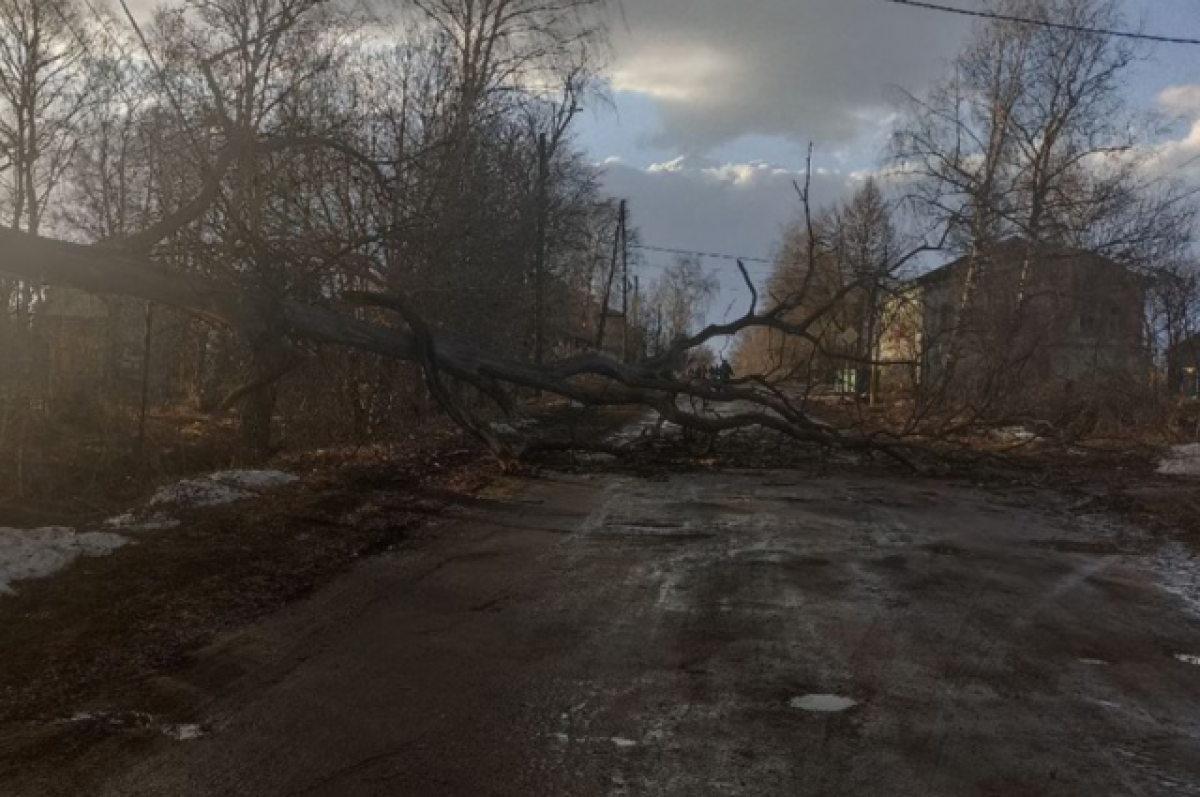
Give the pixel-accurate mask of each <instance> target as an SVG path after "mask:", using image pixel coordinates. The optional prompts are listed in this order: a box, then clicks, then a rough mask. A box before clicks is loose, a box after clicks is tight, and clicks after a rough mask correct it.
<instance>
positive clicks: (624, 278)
mask: <svg viewBox="0 0 1200 797" xmlns="http://www.w3.org/2000/svg"><path fill="white" fill-rule="evenodd" d="M620 235H621V317H622V318H623V319H624V321H625V323H624V324H623V325H622V327H621V330H622V331H621V362H625V363H627V362H629V288H630V287H631V286H630V284H629V206H628V205H627V204H626V202H625V200H623V199H622V200H621V232H620Z"/></svg>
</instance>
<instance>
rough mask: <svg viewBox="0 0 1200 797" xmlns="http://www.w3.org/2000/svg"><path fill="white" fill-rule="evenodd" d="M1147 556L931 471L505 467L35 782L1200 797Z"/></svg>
mask: <svg viewBox="0 0 1200 797" xmlns="http://www.w3.org/2000/svg"><path fill="white" fill-rule="evenodd" d="M1158 546H1159V544H1158V543H1152V542H1150V541H1148V540H1147V539H1145V538H1143V537H1142V536H1141V535H1139V534H1138V533H1136V532H1133V531H1131V530H1128V529H1123V528H1122V527H1121V526H1120V525H1118V524H1116V523H1114V522H1112V521H1110V520H1108V519H1106V518H1105V517H1104V516H1102V515H1091V514H1088V513H1087V510H1086V508H1084V507H1071V506H1069V505H1068V504H1066V503H1065V502H1064V499H1058V498H1053V497H1050V496H1047V495H1042V494H1038V493H1034V492H1021V493H1015V494H1014V493H1008V494H1004V495H1000V494H990V493H988V492H985V491H982V490H977V489H972V488H969V487H959V486H954V485H950V484H945V483H938V482H929V481H904V480H896V479H885V478H882V477H880V478H872V477H867V476H864V477H847V476H830V477H814V476H811V475H799V474H792V473H735V474H728V473H727V474H700V475H681V476H677V477H674V478H672V479H671V480H670V481H664V482H650V481H641V480H636V479H633V478H628V477H619V476H595V477H591V478H585V477H547V478H544V479H540V480H537V481H532V482H527V483H517V482H511V483H508V485H507V486H506V487H505V489H503V490H501V491H499V492H497V493H495V494H493V495H491V496H490V497H487V498H484V499H482V500H480V501H478V502H475V503H473V504H471V505H467V506H464V507H462V508H461V510H460V511H459V512H458V513H457V514H456V516H454V517H452V518H450V519H449V520H447V521H444V522H443V524H442V525H441V527H440V528H439V529H437V534H436V536H435V537H433V538H431V539H430V540H428V541H427V542H425V543H423V544H422V545H420V546H416V547H415V548H413V549H410V550H401V551H397V552H395V553H392V554H388V555H384V556H382V557H379V558H375V559H372V560H370V561H365V562H363V563H362V564H361V566H360V567H358V568H357V569H356V570H355V571H354V572H352V573H351V574H349V575H347V576H346V577H344V578H343V579H341V580H340V581H339V582H337V583H336V584H335V585H334V586H333V587H331V588H329V589H327V590H325V591H323V592H322V593H321V594H319V595H317V596H315V597H314V598H313V599H311V600H308V601H305V602H303V603H301V604H297V605H295V606H293V607H292V608H291V609H289V610H288V611H286V612H284V613H283V614H281V615H279V616H277V617H275V618H273V619H272V620H270V621H268V622H266V623H263V624H261V625H259V626H257V627H255V628H252V629H250V630H248V631H246V632H244V633H241V634H239V635H237V636H235V637H233V638H230V639H228V640H225V641H224V642H222V643H221V644H220V645H218V646H216V647H214V648H213V649H211V650H209V651H206V652H205V653H204V655H203V656H201V657H200V660H199V662H198V663H197V664H196V665H195V666H193V667H191V668H189V669H187V670H186V671H185V672H183V673H181V674H179V675H177V676H176V677H173V678H171V679H163V680H160V681H157V682H155V683H153V684H149V685H147V687H146V691H145V694H146V697H145V699H146V703H147V706H154V707H160V706H167V705H169V706H173V707H174V709H173V710H176V711H180V712H184V713H186V714H187V715H188V716H189V717H190V718H193V719H195V720H196V721H197V722H198V723H199V725H200V727H201V729H202V732H203V735H202V736H201V738H198V739H194V740H189V741H179V740H176V739H171V738H167V737H165V736H163V735H161V734H147V733H145V732H142V733H139V734H132V735H131V736H130V737H129V738H123V737H122V736H121V735H120V734H118V735H117V736H116V737H115V738H113V739H109V740H106V741H103V742H102V743H100V744H97V745H94V746H92V747H91V748H90V749H89V751H88V752H86V753H85V754H83V756H82V757H81V758H79V759H78V760H77V761H75V762H74V763H72V764H71V765H70V766H64V767H60V768H57V769H56V770H55V771H47V772H31V773H30V774H29V776H28V778H27V779H26V780H24V781H23V783H22V784H21V788H23V789H26V790H28V793H29V794H89V795H92V794H95V795H108V796H110V797H111V796H113V795H146V796H147V797H150V796H153V797H163V796H165V795H171V796H177V797H190V796H192V795H196V796H197V797H199V795H204V796H205V797H211V796H212V795H247V797H249V796H253V797H273V796H275V795H279V796H280V797H282V796H283V795H289V796H295V797H299V796H300V795H331V796H336V797H342V796H343V795H344V796H346V797H349V796H351V795H354V796H355V797H359V796H362V797H366V796H368V795H378V796H380V797H384V796H387V797H395V796H396V795H421V796H423V797H424V796H426V795H428V796H430V797H434V796H436V795H472V796H474V795H521V796H522V797H525V796H527V795H579V796H580V797H588V796H590V795H680V796H681V797H683V796H685V795H686V796H687V797H693V796H695V795H756V796H757V795H888V796H889V797H894V796H896V795H922V797H926V796H930V795H946V796H947V797H949V796H951V795H953V796H954V797H961V796H962V795H1088V796H1089V797H1098V796H1099V795H1138V796H1144V797H1150V796H1157V795H1191V794H1200V666H1197V665H1196V664H1193V663H1190V662H1189V661H1188V660H1185V659H1181V658H1178V656H1180V655H1183V656H1189V655H1200V619H1198V617H1197V615H1196V614H1194V613H1193V612H1194V610H1195V608H1196V605H1197V604H1196V603H1195V602H1194V600H1193V598H1194V595H1195V594H1196V590H1195V589H1194V585H1195V581H1194V579H1195V575H1194V573H1195V572H1196V569H1195V568H1193V566H1192V565H1191V563H1190V562H1188V561H1186V555H1184V554H1182V553H1181V552H1180V551H1178V550H1175V549H1170V548H1160V547H1158ZM1189 601H1191V602H1189ZM1197 661H1200V660H1197ZM851 702H853V705H850V704H851ZM811 709H826V711H814V710H811ZM828 709H834V710H828ZM5 793H6V794H8V793H10V792H7V791H6V792H5ZM11 793H14V794H20V793H21V792H19V791H17V792H11Z"/></svg>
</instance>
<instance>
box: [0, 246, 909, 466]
mask: <svg viewBox="0 0 1200 797" xmlns="http://www.w3.org/2000/svg"><path fill="white" fill-rule="evenodd" d="M174 226H175V225H168V226H166V227H164V228H163V229H164V232H166V231H168V230H170V229H171V228H172V227H174ZM146 244H147V240H146V239H145V238H142V239H139V246H138V248H139V249H140V248H142V247H144V246H146ZM914 256H915V253H914ZM0 273H4V274H7V275H10V276H12V277H15V278H18V279H22V280H25V281H28V282H31V283H34V284H37V285H41V286H63V287H71V288H77V289H81V290H84V291H88V292H92V293H97V294H108V295H117V296H123V297H129V298H135V299H141V300H145V301H148V302H154V303H157V304H162V305H167V306H169V307H173V308H176V309H178V310H182V311H184V312H186V313H189V314H192V315H194V316H196V317H199V318H202V319H204V320H206V321H208V322H211V323H215V324H220V325H223V326H226V327H229V328H231V329H233V330H236V331H237V332H238V333H239V334H241V335H243V336H245V337H246V338H247V339H248V340H259V341H277V342H278V345H279V346H280V347H283V348H286V349H288V350H290V351H291V352H293V354H294V353H295V352H296V351H298V349H299V348H302V347H304V346H312V345H323V346H341V347H351V348H355V349H360V350H363V351H367V352H371V353H374V354H377V355H381V356H383V357H388V358H394V359H397V360H402V361H407V362H410V363H414V364H417V365H419V366H421V368H422V369H423V371H424V373H425V377H426V380H427V382H428V384H429V387H430V390H431V392H432V394H433V396H434V397H435V398H436V399H437V400H438V401H439V403H440V404H441V405H442V406H443V408H444V409H446V411H447V412H448V413H449V414H450V415H451V417H452V418H453V419H454V420H455V421H456V422H457V423H459V424H460V425H461V426H462V427H463V428H464V429H466V430H467V431H468V432H470V433H471V434H473V435H475V436H476V437H477V438H479V439H480V440H482V441H483V442H485V443H486V444H487V445H488V446H489V447H490V448H491V450H492V451H493V452H495V453H496V454H497V456H499V457H500V458H501V460H502V461H504V462H510V461H513V460H516V459H519V458H520V457H521V456H522V454H523V453H524V448H523V447H522V446H521V445H514V444H512V443H511V442H509V441H505V440H501V439H500V438H499V437H498V436H497V435H496V434H495V433H494V432H492V430H491V429H490V428H489V426H488V425H487V424H485V423H483V422H482V421H481V420H480V419H479V418H478V417H477V416H476V415H475V414H474V413H473V412H471V411H470V410H469V409H468V408H466V407H463V406H461V405H460V404H459V403H458V402H457V401H456V400H455V399H454V397H453V395H452V393H451V391H449V390H447V389H446V380H452V381H458V382H461V383H465V384H468V385H471V386H472V387H474V388H476V389H478V390H479V391H480V392H481V393H482V394H484V395H486V396H488V397H490V398H491V399H493V400H494V401H495V402H496V403H497V404H498V405H499V406H500V407H501V408H503V409H504V410H505V411H506V412H511V411H512V406H511V403H510V401H509V394H508V392H507V390H506V388H512V387H515V388H526V389H531V390H537V391H543V392H546V393H550V394H554V395H558V396H561V397H563V398H566V399H569V400H571V401H575V402H578V403H580V404H583V405H586V406H589V407H598V406H641V407H646V408H649V409H651V410H653V411H655V412H657V413H658V414H659V415H660V416H661V417H662V418H663V419H665V420H666V421H669V422H671V423H674V424H678V425H679V426H681V427H683V428H685V429H688V430H692V431H695V432H699V433H703V434H708V435H719V434H721V433H722V432H728V431H733V430H740V429H748V428H753V427H760V428H764V429H769V430H773V431H775V432H777V433H779V434H781V435H784V436H785V437H788V438H791V439H793V440H797V441H801V442H805V443H813V444H818V445H820V446H825V447H838V448H845V449H852V450H881V451H885V452H888V453H890V454H892V455H894V456H897V457H902V456H903V454H902V449H903V447H904V446H903V443H902V441H900V440H898V439H895V438H892V437H889V436H886V435H883V434H881V433H878V432H874V433H863V434H859V433H856V432H853V431H848V430H843V429H839V428H837V427H835V426H833V425H831V424H829V423H826V422H824V421H822V420H820V419H819V418H816V417H814V416H813V415H812V414H811V413H809V412H808V411H807V410H806V409H804V408H803V407H801V406H799V405H798V404H797V402H795V401H793V400H791V399H790V398H789V396H788V395H787V394H786V393H785V392H784V391H783V390H782V389H780V388H779V387H777V386H775V385H772V384H771V383H769V382H768V381H767V380H765V379H762V378H752V379H745V380H736V381H731V382H729V383H719V382H713V381H708V380H698V379H691V378H687V377H686V376H683V375H679V374H677V373H676V369H675V367H674V366H675V364H676V363H679V362H683V361H684V360H685V358H686V355H687V353H688V352H690V351H692V350H695V349H697V348H699V347H702V346H704V345H705V344H707V343H708V342H710V341H712V340H714V339H716V338H720V337H728V336H734V335H737V334H738V333H740V332H742V331H745V330H747V329H751V328H755V327H764V328H769V329H774V330H777V331H779V332H781V333H783V334H786V335H791V336H797V337H806V336H808V337H812V335H811V329H812V327H813V326H814V325H815V324H816V323H818V322H819V320H820V319H821V318H822V317H823V316H824V315H825V314H826V313H827V312H829V311H830V310H831V309H832V308H833V307H835V306H836V305H837V303H838V302H840V301H842V300H843V299H844V297H845V295H847V294H848V293H850V292H852V291H854V290H858V289H860V288H861V286H860V285H855V284H850V285H847V286H845V287H844V288H843V290H842V291H839V292H838V294H836V295H834V296H833V297H831V298H830V299H829V301H828V302H827V304H826V305H825V306H822V307H820V308H817V309H816V310H814V311H812V312H810V313H808V314H807V316H806V318H805V319H803V320H801V321H800V322H796V321H794V320H789V319H788V318H787V316H788V313H789V312H790V311H792V310H794V308H795V306H796V302H795V301H792V302H788V301H780V302H777V303H776V305H775V306H774V307H773V308H772V309H770V310H767V311H760V310H759V307H758V296H757V291H755V289H754V287H753V284H752V283H751V281H750V279H749V276H748V275H746V272H745V269H744V267H743V269H742V273H743V275H744V276H745V277H746V282H747V285H748V286H749V288H750V290H751V293H752V296H753V297H754V299H753V301H752V305H751V307H750V309H749V311H748V312H747V313H746V314H745V315H743V316H742V317H741V318H739V319H737V320H736V321H733V322H730V323H726V324H718V325H712V326H709V327H708V328H706V329H704V330H703V331H701V332H699V333H698V334H696V335H694V336H692V337H690V338H687V339H685V340H680V341H678V342H676V343H675V344H674V345H672V346H671V347H670V348H669V349H668V351H666V352H665V353H664V354H662V355H660V356H658V357H655V358H653V359H651V360H648V361H646V362H641V363H622V362H618V361H617V360H615V359H613V358H612V357H609V356H607V355H605V354H603V353H600V352H591V353H587V354H584V355H581V356H577V357H573V358H570V359H566V360H562V361H559V362H552V363H547V364H542V365H538V364H533V363H528V362H521V361H517V360H514V359H509V358H503V357H497V356H495V355H493V354H491V353H490V352H488V351H487V350H486V349H485V348H484V347H482V346H478V345H474V344H472V343H470V342H467V341H463V340H459V339H455V338H453V337H451V336H448V335H444V334H441V333H438V332H434V331H432V330H431V329H430V327H429V325H428V324H427V322H426V321H425V319H423V318H422V317H421V315H420V314H419V313H418V312H417V311H416V310H415V309H414V308H413V306H412V304H411V303H410V302H409V301H407V300H406V299H405V298H403V297H400V296H390V295H384V294H377V293H354V294H347V295H345V296H343V297H340V298H339V299H338V300H337V301H328V302H322V303H302V302H299V301H296V300H293V299H288V298H279V297H274V296H270V295H267V294H266V293H264V292H261V291H257V290H254V289H253V288H248V287H246V286H244V285H237V286H235V285H230V284H227V283H225V282H222V281H220V280H217V279H214V278H211V277H204V276H199V275H193V274H186V273H179V272H175V271H171V270H169V269H167V268H164V267H163V266H162V265H161V264H159V263H157V262H156V261H155V260H154V259H153V258H151V257H149V256H147V255H143V254H137V253H136V252H133V251H130V248H129V247H126V246H121V245H119V244H103V245H82V244H76V243H71V242H67V241H61V240H55V239H50V238H46V237H41V236H36V235H32V234H29V233H24V232H18V231H14V230H0ZM362 307H374V308H377V309H385V310H388V311H393V312H394V313H395V314H396V315H397V316H398V317H399V319H400V320H401V321H402V322H403V326H404V328H400V327H394V326H390V325H384V324H380V323H372V322H370V321H366V320H363V319H362V318H360V317H356V315H355V314H354V310H355V308H362ZM284 372H286V370H284V371H283V372H281V373H278V374H275V375H271V374H268V375H267V376H266V381H271V379H272V378H280V377H282V376H283V373H284ZM255 387H256V386H255V385H251V386H248V388H247V389H245V390H243V391H238V394H240V396H239V397H240V398H242V399H245V398H246V397H247V396H249V395H252V394H253V393H254V392H255V391H254V388H255ZM257 387H263V386H257ZM712 406H721V407H723V408H725V409H726V410H727V411H726V412H723V413H715V412H705V411H703V410H700V409H698V408H700V407H712Z"/></svg>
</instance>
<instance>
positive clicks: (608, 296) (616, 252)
mask: <svg viewBox="0 0 1200 797" xmlns="http://www.w3.org/2000/svg"><path fill="white" fill-rule="evenodd" d="M624 227H625V200H623V199H622V200H621V209H620V214H619V216H618V218H617V229H616V232H615V234H614V235H613V250H612V264H611V265H610V266H609V269H608V279H607V280H605V282H604V296H603V298H602V299H601V300H600V323H599V324H598V325H597V327H596V348H597V349H601V350H603V349H604V333H605V332H606V331H607V328H608V312H609V308H608V305H609V302H611V301H612V290H613V281H614V280H615V279H616V277H617V265H618V263H619V258H620V257H621V239H622V238H623V237H624Z"/></svg>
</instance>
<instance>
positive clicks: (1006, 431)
mask: <svg viewBox="0 0 1200 797" xmlns="http://www.w3.org/2000/svg"><path fill="white" fill-rule="evenodd" d="M993 434H995V435H996V437H999V438H1000V439H1002V440H1011V441H1013V442H1015V443H1032V442H1033V441H1034V440H1037V439H1038V436H1037V434H1036V433H1034V432H1031V431H1029V430H1028V429H1026V428H1024V427H1022V426H1006V427H1004V428H1002V429H996V430H994V432H993Z"/></svg>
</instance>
